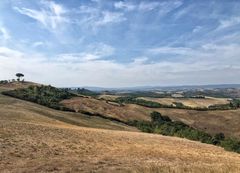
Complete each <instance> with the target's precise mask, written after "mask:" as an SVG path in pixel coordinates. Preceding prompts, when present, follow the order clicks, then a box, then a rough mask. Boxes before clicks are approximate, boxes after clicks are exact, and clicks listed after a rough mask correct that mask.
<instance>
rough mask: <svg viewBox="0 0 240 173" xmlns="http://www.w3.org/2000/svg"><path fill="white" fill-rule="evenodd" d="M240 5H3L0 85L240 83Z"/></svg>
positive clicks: (72, 0)
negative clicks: (17, 80) (21, 80)
mask: <svg viewBox="0 0 240 173" xmlns="http://www.w3.org/2000/svg"><path fill="white" fill-rule="evenodd" d="M239 9H240V2H239V1H237V0H229V1H217V0H211V1H201V0H196V1H193V0H192V1H186V0H172V1H167V0H159V1H157V0H149V1H147V0H141V1H137V0H130V1H123V0H112V1H103V0H89V1H77V0H68V1H64V0H40V1H34V0H29V1H23V0H1V1H0V80H4V79H12V78H14V75H15V73H17V72H21V73H24V74H25V76H26V80H30V81H34V82H38V83H43V84H51V85H55V86H58V87H74V86H76V87H77V86H98V87H110V88H111V87H134V86H172V85H206V84H234V83H235V84H237V83H240V78H239V76H240V10H239Z"/></svg>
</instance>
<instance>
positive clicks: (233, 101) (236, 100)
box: [230, 99, 240, 109]
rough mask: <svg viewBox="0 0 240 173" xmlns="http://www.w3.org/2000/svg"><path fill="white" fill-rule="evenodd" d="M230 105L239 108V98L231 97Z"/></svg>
mask: <svg viewBox="0 0 240 173" xmlns="http://www.w3.org/2000/svg"><path fill="white" fill-rule="evenodd" d="M230 106H231V107H232V108H236V109H237V108H240V100H239V99H233V100H232V101H231V102H230Z"/></svg>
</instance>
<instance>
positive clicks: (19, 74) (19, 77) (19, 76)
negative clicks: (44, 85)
mask: <svg viewBox="0 0 240 173" xmlns="http://www.w3.org/2000/svg"><path fill="white" fill-rule="evenodd" d="M16 76H17V81H20V80H21V78H22V77H24V74H22V73H17V74H16Z"/></svg>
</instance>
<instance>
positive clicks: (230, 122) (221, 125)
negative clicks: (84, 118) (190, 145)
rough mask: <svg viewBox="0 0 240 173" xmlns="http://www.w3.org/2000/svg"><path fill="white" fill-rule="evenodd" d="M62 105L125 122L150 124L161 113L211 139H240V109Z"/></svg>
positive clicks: (75, 101) (93, 102) (89, 101)
mask: <svg viewBox="0 0 240 173" xmlns="http://www.w3.org/2000/svg"><path fill="white" fill-rule="evenodd" d="M61 103H63V104H64V105H65V106H66V107H68V108H71V109H74V110H76V111H78V110H85V111H88V112H92V113H100V114H102V115H105V116H107V117H113V118H118V119H120V120H122V121H125V122H127V121H129V120H134V119H135V120H150V113H151V112H153V111H158V112H160V113H162V114H163V115H167V116H169V117H170V118H171V119H173V120H178V121H182V122H184V123H186V124H188V125H190V126H192V127H194V128H197V129H200V130H203V131H205V132H207V133H210V134H212V135H214V134H216V133H220V132H222V133H224V134H225V135H226V136H231V137H236V138H238V139H240V126H239V124H240V109H236V110H215V111H196V110H187V109H174V108H148V107H144V106H139V105H135V104H126V105H124V106H116V105H112V104H111V103H109V102H106V101H104V100H97V99H93V98H81V97H76V98H72V99H67V100H63V101H62V102H61Z"/></svg>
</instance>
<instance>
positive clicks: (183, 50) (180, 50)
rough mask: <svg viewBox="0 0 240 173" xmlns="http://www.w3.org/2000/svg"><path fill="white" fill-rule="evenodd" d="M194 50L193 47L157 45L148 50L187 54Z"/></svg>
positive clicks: (158, 52) (151, 51)
mask: <svg viewBox="0 0 240 173" xmlns="http://www.w3.org/2000/svg"><path fill="white" fill-rule="evenodd" d="M192 51H193V50H192V49H191V48H186V47H167V46H166V47H157V48H152V49H149V50H148V52H150V53H153V54H180V55H186V54H189V53H190V52H192Z"/></svg>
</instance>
